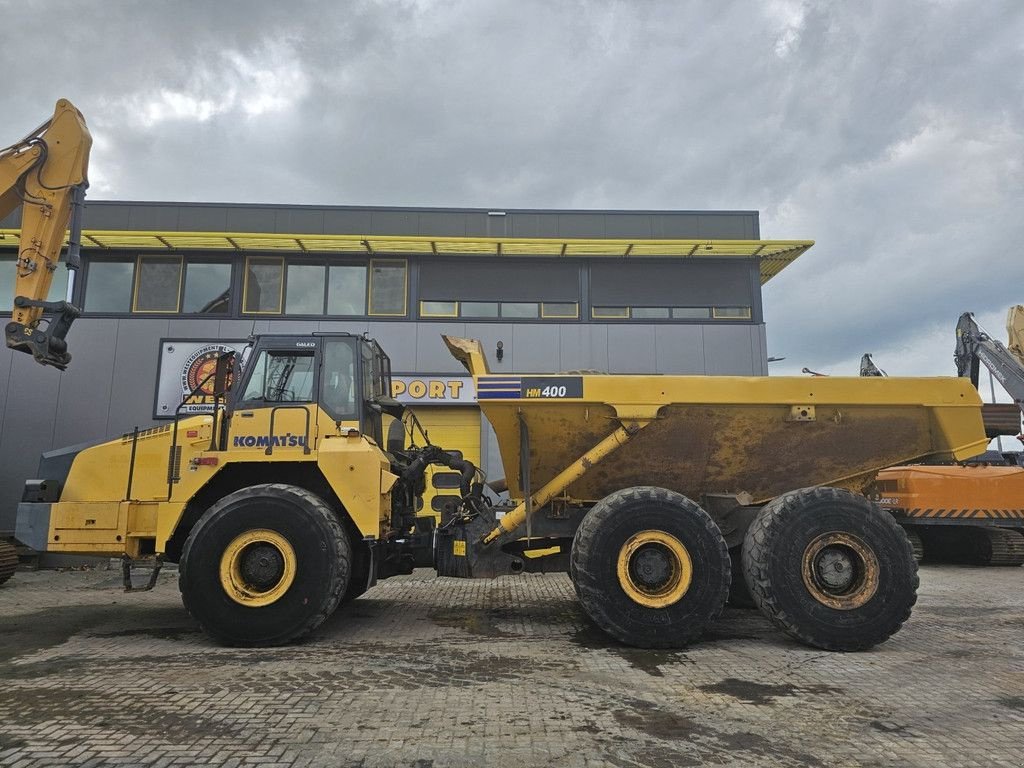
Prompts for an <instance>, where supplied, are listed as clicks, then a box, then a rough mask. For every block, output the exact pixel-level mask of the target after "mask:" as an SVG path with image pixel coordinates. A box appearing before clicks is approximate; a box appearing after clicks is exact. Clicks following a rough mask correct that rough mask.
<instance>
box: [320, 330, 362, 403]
mask: <svg viewBox="0 0 1024 768" xmlns="http://www.w3.org/2000/svg"><path fill="white" fill-rule="evenodd" d="M355 367H356V360H355V355H354V354H353V350H352V343H351V341H350V340H348V339H328V340H326V341H325V342H324V369H323V381H322V382H321V389H320V404H321V405H322V406H323V409H324V410H325V411H327V413H328V414H330V416H331V418H332V419H334V420H336V421H355V420H357V419H358V418H359V414H358V412H357V410H356V387H355V384H356V371H355Z"/></svg>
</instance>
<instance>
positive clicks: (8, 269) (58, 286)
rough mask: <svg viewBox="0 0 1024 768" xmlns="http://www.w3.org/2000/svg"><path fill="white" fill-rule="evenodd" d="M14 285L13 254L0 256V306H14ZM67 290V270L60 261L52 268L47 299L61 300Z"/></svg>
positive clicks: (65, 295)
mask: <svg viewBox="0 0 1024 768" xmlns="http://www.w3.org/2000/svg"><path fill="white" fill-rule="evenodd" d="M79 274H81V272H79ZM14 285H15V269H14V256H0V306H4V307H8V306H12V307H13V306H14ZM67 292H68V270H67V267H66V266H65V265H64V262H63V261H62V262H60V263H59V264H58V265H57V269H56V270H54V272H53V277H51V278H50V292H49V293H48V294H47V301H63V300H64V299H65V298H67Z"/></svg>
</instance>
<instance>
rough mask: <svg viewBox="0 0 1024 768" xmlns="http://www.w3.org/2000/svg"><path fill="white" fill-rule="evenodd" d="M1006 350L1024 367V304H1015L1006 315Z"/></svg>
mask: <svg viewBox="0 0 1024 768" xmlns="http://www.w3.org/2000/svg"><path fill="white" fill-rule="evenodd" d="M1006 333H1007V335H1008V336H1009V337H1010V340H1009V343H1008V344H1007V348H1008V349H1009V350H1010V353H1011V354H1012V355H1013V356H1014V357H1016V358H1017V360H1019V361H1020V364H1021V365H1024V304H1015V305H1014V306H1012V307H1010V311H1009V312H1007V313H1006Z"/></svg>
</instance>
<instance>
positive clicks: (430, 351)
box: [0, 201, 808, 531]
mask: <svg viewBox="0 0 1024 768" xmlns="http://www.w3.org/2000/svg"><path fill="white" fill-rule="evenodd" d="M17 227H18V220H17V219H16V218H11V219H8V220H5V221H0V259H2V260H4V261H7V262H11V261H12V260H13V259H14V257H15V254H16V251H17V234H18V232H17ZM84 230H85V232H84V234H85V237H84V238H83V270H82V271H81V273H80V275H79V278H78V280H77V281H76V284H75V286H74V289H73V291H72V294H73V295H72V298H73V301H74V302H75V303H76V305H78V306H80V307H82V308H83V316H82V317H81V318H80V319H79V320H77V321H76V323H75V325H74V327H73V329H72V331H71V333H70V334H69V337H68V340H69V349H70V351H71V353H72V355H73V360H72V362H71V366H70V367H69V369H68V370H67V371H64V372H60V371H58V370H55V369H53V368H45V367H42V366H40V365H38V364H36V363H35V362H34V361H33V360H32V358H31V357H29V356H28V355H24V354H16V353H12V352H10V351H9V350H3V351H2V352H0V377H2V378H3V380H4V381H6V382H7V385H6V386H5V387H2V388H0V419H2V422H0V426H2V438H0V531H3V530H10V529H11V528H13V516H14V509H15V505H16V503H17V501H18V499H19V497H20V493H21V487H22V484H23V482H24V480H25V479H26V478H28V477H31V476H32V475H33V473H34V472H35V469H36V464H37V461H38V456H39V454H40V453H41V452H42V451H45V450H49V449H51V448H54V447H60V446H65V445H71V444H76V443H81V442H85V441H91V440H96V439H98V438H101V437H109V436H113V435H118V434H120V433H122V432H125V431H130V430H131V429H132V428H133V427H134V426H136V425H139V426H142V425H145V424H147V423H151V422H152V421H153V420H154V419H159V418H167V417H170V416H172V415H173V412H174V410H175V407H176V406H177V405H178V404H179V403H180V401H181V392H182V387H183V386H184V387H185V388H187V384H188V376H189V371H188V370H187V369H188V366H189V365H193V364H194V363H195V361H196V360H199V359H200V358H201V357H202V354H203V351H204V349H207V348H208V347H209V346H210V345H211V344H215V343H223V344H226V345H230V346H237V345H238V344H240V343H241V342H242V341H243V340H244V339H245V338H246V337H248V336H249V335H250V334H251V333H253V332H256V333H260V332H288V333H294V332H299V333H306V332H312V331H317V330H345V331H353V332H358V333H368V334H369V335H371V336H373V337H375V338H376V339H378V340H379V341H380V343H381V345H382V346H383V347H384V349H385V350H386V351H387V352H388V354H389V355H390V356H391V359H392V368H393V370H394V372H395V373H396V374H397V377H396V378H397V380H398V382H399V383H398V384H397V385H396V394H398V395H399V397H400V399H403V400H405V401H406V402H409V403H411V404H413V405H414V406H415V407H417V408H418V410H419V412H420V417H421V420H423V421H424V422H425V423H426V424H427V425H428V428H430V429H432V430H434V431H433V432H432V438H433V439H434V441H435V442H438V443H441V444H449V443H455V444H458V445H459V447H460V448H462V449H463V450H464V452H465V453H466V455H467V456H468V457H469V458H471V459H473V460H475V461H478V462H479V463H480V464H481V465H482V466H483V467H485V469H487V471H488V472H489V474H490V475H491V476H492V477H493V476H495V475H497V476H500V475H501V473H502V468H501V464H500V458H499V457H498V456H497V450H496V447H495V445H494V443H493V440H492V438H491V436H490V432H489V428H488V427H487V425H486V423H484V424H481V421H480V415H479V410H478V409H477V408H476V407H475V405H474V400H473V391H472V385H471V383H470V382H469V380H468V379H466V378H465V376H464V374H465V372H464V371H462V370H461V369H460V367H459V365H458V363H456V362H455V360H453V359H452V357H451V355H450V354H449V353H448V351H447V349H446V348H445V347H444V345H443V343H442V341H441V334H452V335H457V336H469V337H474V338H479V339H481V341H482V342H483V344H484V349H485V350H486V352H487V354H488V356H489V359H490V362H491V367H492V370H494V371H495V372H508V373H520V372H536V371H543V372H548V371H566V370H576V369H596V370H601V371H608V372H612V373H652V372H654V373H685V374H734V375H755V376H756V375H765V374H767V372H768V368H767V353H766V343H765V326H764V321H763V317H762V311H761V286H762V285H763V283H764V282H766V281H767V280H768V279H770V278H772V277H773V276H774V275H776V274H777V273H778V271H779V270H781V269H782V268H783V267H785V266H786V265H787V264H788V263H790V262H791V261H792V260H793V259H794V258H796V257H797V256H799V255H800V254H801V253H802V252H803V251H804V250H806V248H807V247H808V243H792V242H777V241H763V240H760V232H759V224H758V214H757V213H756V212H753V211H562V210H488V209H451V208H444V209H441V208H383V207H326V206H324V207H319V206H292V205H279V206H269V205H234V204H207V203H199V204H190V203H154V202H102V201H101V202H96V201H90V202H89V203H88V204H87V207H86V212H85V217H84ZM13 274H14V270H13V268H10V267H9V268H8V269H5V270H2V272H0V276H2V278H0V290H3V291H6V294H7V295H8V296H11V295H13V294H12V285H11V281H12V280H13ZM66 286H67V278H66V275H65V270H64V269H63V267H61V269H60V270H59V271H58V273H57V274H56V275H55V280H54V287H53V289H52V290H51V294H50V295H51V298H57V297H60V298H63V296H64V292H65V290H66ZM499 348H500V352H499ZM193 367H194V366H193ZM421 406H422V407H421ZM427 406H431V407H429V408H428V407H427Z"/></svg>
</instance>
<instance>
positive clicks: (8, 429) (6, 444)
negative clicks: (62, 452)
mask: <svg viewBox="0 0 1024 768" xmlns="http://www.w3.org/2000/svg"><path fill="white" fill-rule="evenodd" d="M10 382H11V385H10V390H9V391H8V393H7V402H6V403H5V405H4V431H3V435H0V456H3V461H0V531H5V530H13V529H14V515H15V507H16V505H17V503H18V501H19V500H20V499H21V489H22V487H23V486H24V484H25V480H26V479H28V478H30V477H35V475H36V470H37V468H38V466H39V455H40V454H41V453H42V452H43V451H48V450H50V449H51V448H53V447H54V446H53V427H54V421H55V418H56V408H55V404H56V402H57V396H58V392H59V389H60V383H61V375H60V373H59V372H58V371H57V370H55V369H54V368H48V367H44V366H41V365H39V363H37V362H36V361H35V360H33V359H32V357H31V355H25V354H20V353H19V354H17V355H15V356H14V357H12V359H11V377H10Z"/></svg>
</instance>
